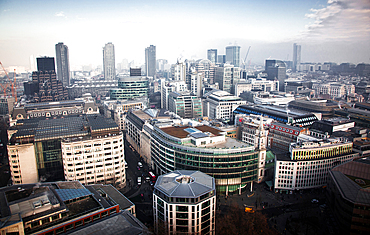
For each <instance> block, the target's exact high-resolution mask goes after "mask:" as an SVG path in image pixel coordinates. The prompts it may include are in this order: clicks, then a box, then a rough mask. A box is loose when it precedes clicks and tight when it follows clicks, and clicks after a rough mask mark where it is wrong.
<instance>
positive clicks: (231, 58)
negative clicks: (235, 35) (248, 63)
mask: <svg viewBox="0 0 370 235" xmlns="http://www.w3.org/2000/svg"><path fill="white" fill-rule="evenodd" d="M226 62H229V63H230V64H232V65H234V66H235V67H239V65H240V46H227V47H226Z"/></svg>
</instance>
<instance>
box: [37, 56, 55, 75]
mask: <svg viewBox="0 0 370 235" xmlns="http://www.w3.org/2000/svg"><path fill="white" fill-rule="evenodd" d="M37 71H39V72H45V71H54V72H55V62H54V57H47V56H45V57H39V58H37Z"/></svg>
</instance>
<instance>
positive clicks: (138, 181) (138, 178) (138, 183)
mask: <svg viewBox="0 0 370 235" xmlns="http://www.w3.org/2000/svg"><path fill="white" fill-rule="evenodd" d="M137 185H141V176H139V177H137Z"/></svg>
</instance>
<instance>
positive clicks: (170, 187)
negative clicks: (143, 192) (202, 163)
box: [154, 170, 215, 198]
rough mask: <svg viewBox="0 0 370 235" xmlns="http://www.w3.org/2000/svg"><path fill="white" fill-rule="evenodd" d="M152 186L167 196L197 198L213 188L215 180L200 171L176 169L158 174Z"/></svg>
mask: <svg viewBox="0 0 370 235" xmlns="http://www.w3.org/2000/svg"><path fill="white" fill-rule="evenodd" d="M154 188H155V189H157V190H159V191H161V192H163V193H164V194H166V195H167V196H169V197H182V198H197V197H199V196H202V195H204V194H206V193H208V192H210V191H212V190H215V180H214V178H213V177H211V176H209V175H207V174H205V173H202V172H200V171H187V170H177V171H173V172H170V173H168V174H165V175H161V176H159V177H158V179H157V182H156V183H155V185H154Z"/></svg>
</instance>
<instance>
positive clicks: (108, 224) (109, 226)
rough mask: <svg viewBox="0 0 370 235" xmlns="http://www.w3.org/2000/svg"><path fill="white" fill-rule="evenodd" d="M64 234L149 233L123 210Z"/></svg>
mask: <svg viewBox="0 0 370 235" xmlns="http://www.w3.org/2000/svg"><path fill="white" fill-rule="evenodd" d="M66 234H71V235H72V234H73V235H80V234H94V235H117V234H130V235H141V234H149V232H148V228H147V227H146V226H145V225H144V224H143V223H141V222H140V221H139V220H138V219H137V218H136V217H135V216H133V215H132V214H131V213H130V212H128V211H123V212H120V213H117V214H114V215H113V216H109V217H106V218H104V219H100V220H97V221H96V222H95V221H94V223H91V224H89V225H87V226H84V227H80V228H78V229H75V230H71V231H69V232H67V233H66Z"/></svg>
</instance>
